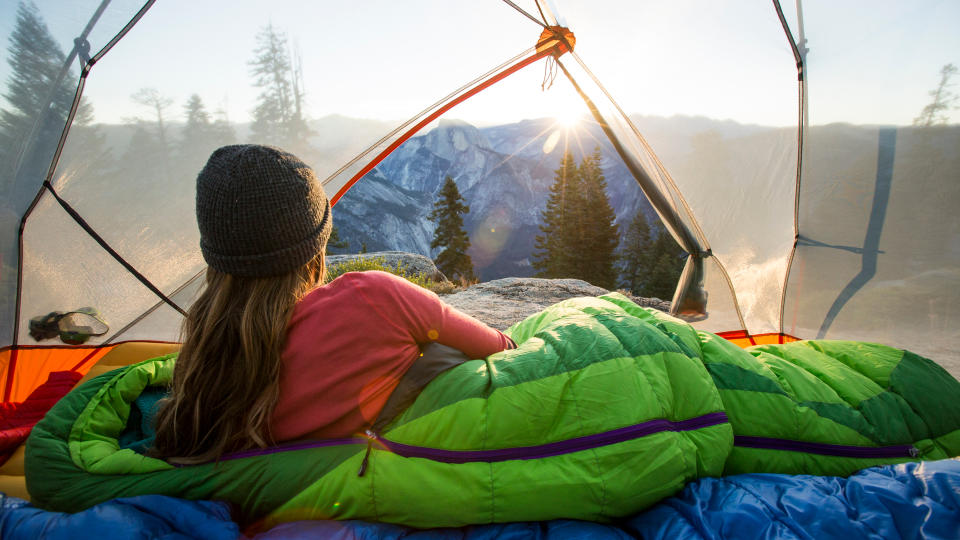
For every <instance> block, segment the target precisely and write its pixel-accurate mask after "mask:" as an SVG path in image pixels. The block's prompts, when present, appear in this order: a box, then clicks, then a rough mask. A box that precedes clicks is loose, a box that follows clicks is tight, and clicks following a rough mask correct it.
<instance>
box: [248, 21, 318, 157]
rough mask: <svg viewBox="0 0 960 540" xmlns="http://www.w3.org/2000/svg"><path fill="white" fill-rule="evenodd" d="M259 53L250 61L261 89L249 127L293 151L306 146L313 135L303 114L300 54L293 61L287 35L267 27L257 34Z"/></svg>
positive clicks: (260, 139)
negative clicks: (308, 138) (310, 135)
mask: <svg viewBox="0 0 960 540" xmlns="http://www.w3.org/2000/svg"><path fill="white" fill-rule="evenodd" d="M256 39H257V48H256V49H255V50H254V54H255V55H256V56H255V57H254V59H253V60H252V61H250V62H249V65H250V68H251V70H250V72H251V74H252V75H253V76H254V83H253V85H254V86H256V87H257V88H260V89H261V90H260V95H259V96H258V97H257V106H256V107H255V108H254V110H253V124H251V126H250V130H251V131H252V132H253V136H254V138H255V139H256V140H257V141H258V142H263V143H266V144H274V145H279V146H282V147H284V148H288V149H290V150H292V151H294V152H296V151H298V150H302V149H303V148H304V147H305V146H306V138H307V136H309V134H310V130H309V128H308V127H307V122H306V119H305V118H304V116H303V108H302V104H303V99H304V91H303V73H302V69H301V66H300V60H299V55H295V56H294V59H293V61H292V62H291V59H290V54H289V51H288V47H287V36H286V35H284V34H283V32H280V31H278V30H275V29H274V28H273V25H272V24H268V25H267V26H265V27H264V28H263V29H262V30H261V31H260V33H259V34H257V38H256Z"/></svg>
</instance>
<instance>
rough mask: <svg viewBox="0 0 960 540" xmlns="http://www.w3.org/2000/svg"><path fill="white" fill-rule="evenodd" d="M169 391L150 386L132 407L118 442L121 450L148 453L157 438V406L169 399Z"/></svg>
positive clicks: (134, 401)
mask: <svg viewBox="0 0 960 540" xmlns="http://www.w3.org/2000/svg"><path fill="white" fill-rule="evenodd" d="M167 394H168V390H167V389H166V388H164V387H159V386H148V387H147V388H146V389H145V390H144V391H143V392H141V393H140V396H139V397H137V399H135V400H133V404H132V405H131V407H130V416H129V417H128V418H127V425H126V426H124V428H123V431H122V432H120V436H119V437H117V442H118V443H119V444H120V448H129V449H130V450H133V451H134V452H138V453H141V454H143V453H146V451H147V449H148V448H150V447H151V446H153V441H154V439H156V438H157V431H156V429H154V425H153V420H154V418H156V416H157V411H158V407H157V404H158V403H159V402H160V400H161V399H163V398H165V397H167Z"/></svg>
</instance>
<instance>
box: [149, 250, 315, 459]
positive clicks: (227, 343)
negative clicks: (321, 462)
mask: <svg viewBox="0 0 960 540" xmlns="http://www.w3.org/2000/svg"><path fill="white" fill-rule="evenodd" d="M325 277H326V271H325V267H324V260H323V251H321V252H320V254H319V255H318V256H317V257H316V258H314V259H313V260H312V261H310V262H308V263H307V264H306V265H304V266H302V267H300V268H298V269H296V270H294V271H293V272H290V273H288V274H285V275H282V276H278V277H267V278H250V277H238V276H235V275H231V274H226V273H223V272H220V271H217V270H215V269H213V268H207V275H206V288H205V289H204V291H203V292H202V293H201V294H200V297H199V298H198V299H197V301H196V302H195V303H194V304H193V306H191V308H190V310H189V311H188V312H187V317H186V319H184V321H183V326H182V329H181V338H182V341H183V346H182V348H181V349H180V354H179V356H178V358H177V364H176V367H175V368H174V371H173V382H172V383H171V387H170V397H169V398H166V399H164V400H163V401H162V402H161V405H160V410H159V411H158V412H157V417H156V428H157V436H156V441H155V442H154V446H153V449H152V451H151V453H152V454H153V455H156V456H159V457H163V458H165V459H167V460H168V461H171V462H177V463H203V462H207V461H212V460H215V459H218V458H220V456H222V455H223V454H226V453H229V452H235V451H238V450H245V449H248V448H253V447H265V446H268V445H270V444H272V443H273V440H272V438H271V436H270V426H269V422H270V417H271V415H272V414H273V410H274V407H275V406H276V403H277V398H278V396H279V390H280V364H281V354H282V353H283V346H284V342H285V340H286V333H287V332H286V328H287V324H288V323H289V321H290V316H291V315H292V313H293V307H294V306H295V305H296V303H297V302H298V301H299V300H300V299H301V298H303V296H304V295H305V294H307V293H308V292H309V291H310V290H311V289H313V288H314V287H316V286H317V285H318V284H319V283H322V282H323V281H324V279H325Z"/></svg>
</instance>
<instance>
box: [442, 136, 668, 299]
mask: <svg viewBox="0 0 960 540" xmlns="http://www.w3.org/2000/svg"><path fill="white" fill-rule="evenodd" d="M469 211H470V207H469V206H467V205H466V204H465V201H464V200H463V197H462V196H461V194H460V192H459V190H458V189H457V184H456V182H454V181H453V179H452V178H451V177H449V176H448V177H447V178H446V181H445V182H444V184H443V187H442V188H441V190H440V192H439V194H438V198H437V201H436V203H435V205H434V209H433V212H431V214H430V219H431V220H432V221H433V222H434V223H435V224H436V231H435V233H434V238H433V242H432V243H431V245H430V247H431V249H437V248H442V250H441V251H440V252H439V254H438V255H437V258H436V259H435V261H434V262H435V263H436V264H437V268H439V269H440V271H441V272H443V273H444V274H445V275H446V276H447V277H450V278H453V279H458V280H461V281H471V280H474V279H476V278H475V277H474V276H475V274H474V270H473V264H472V262H471V260H470V256H469V255H468V254H467V250H468V249H469V247H470V239H469V236H468V234H467V233H466V231H465V230H464V228H463V217H462V216H463V215H464V214H466V213H467V212H469ZM540 217H541V220H542V223H541V225H540V227H539V228H540V231H541V233H542V234H539V235H537V236H536V239H535V249H536V252H535V253H534V254H533V258H534V260H533V263H532V264H533V267H534V268H535V269H536V270H537V271H538V272H537V276H539V277H545V278H575V279H582V280H584V281H587V282H589V283H592V284H594V285H597V286H599V287H603V288H605V289H615V288H617V287H621V288H624V289H626V290H629V291H630V292H631V293H633V294H636V295H638V296H644V297H656V298H661V299H665V300H669V299H671V298H673V292H674V288H675V287H676V284H677V281H678V280H679V278H680V273H681V272H682V270H683V264H684V252H683V251H682V250H681V249H680V247H679V246H678V245H677V244H676V242H675V241H674V240H673V238H671V237H670V235H669V234H668V233H667V232H666V230H665V229H664V228H663V227H662V226H661V225H659V223H657V224H654V225H653V226H651V225H650V223H649V222H648V221H647V217H646V215H645V214H644V213H643V212H642V211H638V212H637V213H636V215H635V216H634V218H633V220H632V221H631V223H630V226H629V227H628V228H627V231H626V233H625V234H624V235H623V237H622V238H621V236H620V231H619V226H618V225H617V224H616V214H615V213H614V211H613V207H612V206H611V205H610V200H609V196H608V195H607V182H606V178H605V177H604V174H603V169H602V167H601V154H600V148H599V147H598V148H596V149H594V151H593V154H592V155H588V156H586V157H584V158H583V160H582V161H581V162H580V163H579V164H577V163H576V161H575V159H574V157H573V154H571V153H570V152H566V153H564V155H563V157H562V158H561V161H560V167H559V168H558V169H557V170H556V171H555V175H554V181H553V184H552V185H551V186H550V195H549V197H548V199H547V203H546V208H545V209H544V210H543V211H542V212H541V214H540Z"/></svg>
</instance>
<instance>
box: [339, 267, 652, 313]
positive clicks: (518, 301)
mask: <svg viewBox="0 0 960 540" xmlns="http://www.w3.org/2000/svg"><path fill="white" fill-rule="evenodd" d="M357 258H361V259H364V258H378V259H380V260H382V261H384V263H385V264H386V266H389V267H393V268H397V267H401V268H405V269H406V270H407V271H412V272H416V273H420V274H423V275H425V276H428V277H429V278H431V279H434V280H436V281H445V280H446V278H445V277H444V276H443V274H442V273H441V272H440V271H439V270H437V267H436V266H434V264H433V261H431V260H430V259H429V258H427V257H425V256H423V255H415V254H412V253H404V252H400V251H380V252H376V253H364V254H361V255H332V256H329V257H327V263H328V265H329V266H331V267H333V266H336V265H337V264H341V263H343V262H345V261H347V260H350V259H357ZM608 292H610V291H608V290H606V289H603V288H600V287H596V286H594V285H591V284H589V283H587V282H586V281H582V280H579V279H543V278H533V277H510V278H502V279H495V280H493V281H486V282H483V283H477V284H475V285H471V286H470V287H467V288H466V289H463V290H460V291H457V292H454V293H452V294H445V295H442V296H441V297H442V298H443V300H444V301H445V302H447V303H448V304H450V305H452V306H453V307H455V308H457V309H459V310H460V311H463V312H464V313H467V314H469V315H472V316H473V317H476V318H477V319H479V320H481V321H483V322H484V323H486V324H488V325H489V326H492V327H494V328H496V329H498V330H505V329H507V328H508V327H509V326H510V325H512V324H514V323H517V322H519V321H522V320H523V319H525V318H527V317H528V316H530V315H533V314H534V313H536V312H538V311H540V310H542V309H543V308H545V307H547V306H550V305H553V304H556V303H557V302H560V301H562V300H566V299H568V298H575V297H577V296H600V295H601V294H607V293H608ZM621 292H622V291H621ZM627 296H629V297H630V299H631V300H633V301H634V302H636V303H637V304H639V305H641V306H645V307H651V308H654V309H659V310H660V311H664V312H668V311H670V302H665V301H663V300H660V299H658V298H639V297H635V296H631V295H629V294H628V295H627Z"/></svg>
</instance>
